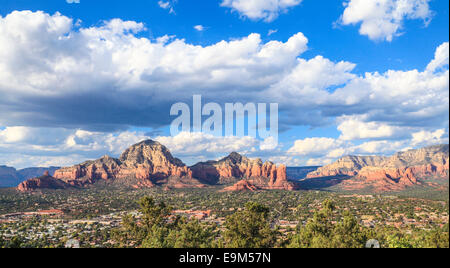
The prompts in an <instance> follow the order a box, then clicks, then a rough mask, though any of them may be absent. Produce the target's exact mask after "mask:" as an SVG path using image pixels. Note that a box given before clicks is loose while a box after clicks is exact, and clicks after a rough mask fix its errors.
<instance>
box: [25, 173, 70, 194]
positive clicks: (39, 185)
mask: <svg viewBox="0 0 450 268" xmlns="http://www.w3.org/2000/svg"><path fill="white" fill-rule="evenodd" d="M67 187H68V185H66V184H65V183H64V182H62V181H60V180H58V179H55V178H53V177H51V176H49V174H48V172H46V173H44V176H42V177H39V178H34V179H30V180H27V181H24V182H22V183H21V184H19V186H17V190H18V191H20V192H32V191H35V190H37V189H64V188H67Z"/></svg>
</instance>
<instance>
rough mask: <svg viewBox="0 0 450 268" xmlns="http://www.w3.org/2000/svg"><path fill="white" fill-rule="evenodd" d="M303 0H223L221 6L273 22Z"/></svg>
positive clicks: (253, 18) (254, 18)
mask: <svg viewBox="0 0 450 268" xmlns="http://www.w3.org/2000/svg"><path fill="white" fill-rule="evenodd" d="M301 2H302V0H223V2H222V4H221V6H223V7H228V8H231V9H232V10H235V11H237V12H239V14H241V16H245V17H247V18H249V19H252V20H260V19H262V20H264V21H266V22H271V21H273V20H275V19H276V18H277V17H278V16H279V15H280V14H281V13H284V12H287V11H288V10H289V8H292V7H295V6H298V5H300V3H301Z"/></svg>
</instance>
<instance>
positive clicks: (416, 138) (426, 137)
mask: <svg viewBox="0 0 450 268" xmlns="http://www.w3.org/2000/svg"><path fill="white" fill-rule="evenodd" d="M443 143H447V144H448V143H449V141H448V132H447V131H446V130H445V129H438V130H436V131H425V130H422V131H419V132H415V133H413V134H412V145H413V146H427V145H433V144H443Z"/></svg>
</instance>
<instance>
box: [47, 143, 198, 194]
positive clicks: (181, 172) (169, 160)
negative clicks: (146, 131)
mask: <svg viewBox="0 0 450 268" xmlns="http://www.w3.org/2000/svg"><path fill="white" fill-rule="evenodd" d="M55 178H58V179H61V180H63V181H65V182H66V183H68V184H70V185H72V186H85V185H90V184H94V183H95V182H97V181H99V180H104V181H110V182H113V183H121V184H125V185H130V186H132V187H134V188H151V187H154V186H155V185H156V184H158V183H167V182H168V181H169V178H179V179H181V178H183V180H185V181H186V180H188V182H187V183H186V182H185V183H176V182H173V180H170V181H171V182H172V183H173V184H177V185H178V187H181V186H180V185H184V186H186V187H188V185H189V180H191V181H190V182H191V183H192V185H195V186H198V184H199V183H198V182H197V181H195V180H194V179H192V171H191V170H190V169H189V168H188V167H187V166H186V165H184V164H183V163H182V162H181V161H180V160H179V159H176V158H174V157H173V156H172V154H171V153H170V152H169V150H168V149H167V148H166V147H165V146H163V145H162V144H160V143H158V142H155V141H151V140H147V141H144V142H141V143H138V144H135V145H133V146H131V147H130V148H128V149H127V150H126V151H125V152H124V153H123V154H122V155H121V157H120V159H114V158H111V157H108V156H105V157H103V158H101V159H99V160H96V161H88V162H85V163H83V164H80V165H76V166H74V167H68V168H63V169H60V170H58V171H56V173H55Z"/></svg>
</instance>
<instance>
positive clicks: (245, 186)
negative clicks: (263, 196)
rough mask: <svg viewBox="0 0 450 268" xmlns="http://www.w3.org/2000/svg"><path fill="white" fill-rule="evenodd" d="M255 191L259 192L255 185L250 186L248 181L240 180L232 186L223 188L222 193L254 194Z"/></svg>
mask: <svg viewBox="0 0 450 268" xmlns="http://www.w3.org/2000/svg"><path fill="white" fill-rule="evenodd" d="M257 190H260V189H259V188H258V187H256V186H255V185H253V184H251V183H250V182H249V181H248V180H241V181H238V182H237V183H236V184H234V185H232V186H228V187H226V188H224V189H223V190H222V191H223V192H239V191H251V192H255V191H257Z"/></svg>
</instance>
